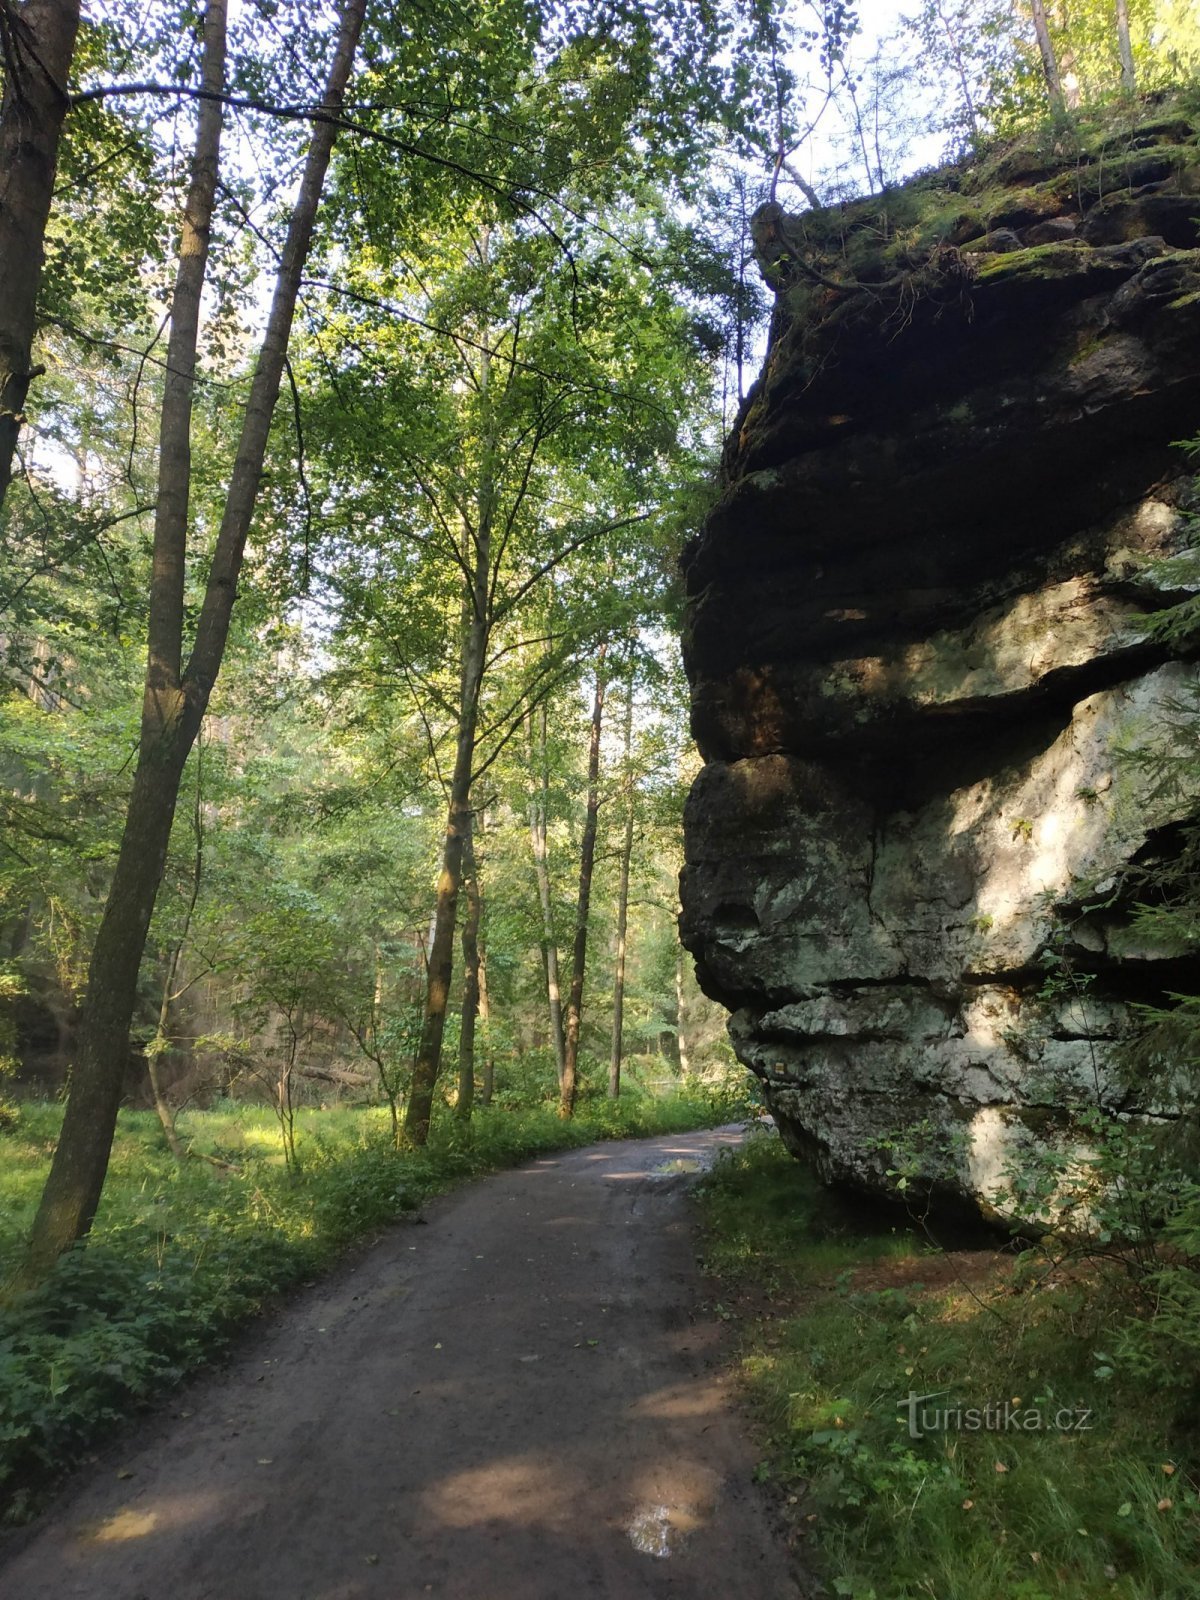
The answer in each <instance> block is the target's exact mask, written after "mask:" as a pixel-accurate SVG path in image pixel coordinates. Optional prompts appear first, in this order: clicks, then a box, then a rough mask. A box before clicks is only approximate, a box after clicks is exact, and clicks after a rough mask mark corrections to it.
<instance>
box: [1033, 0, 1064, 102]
mask: <svg viewBox="0 0 1200 1600" xmlns="http://www.w3.org/2000/svg"><path fill="white" fill-rule="evenodd" d="M1032 6H1033V31H1034V33H1035V35H1036V36H1037V45H1038V50H1039V51H1040V52H1041V57H1042V75H1043V77H1044V78H1045V80H1046V92H1047V93H1048V94H1049V96H1050V109H1051V111H1053V112H1054V114H1055V116H1056V117H1063V116H1066V113H1067V102H1066V99H1065V98H1064V96H1063V86H1062V79H1061V78H1060V77H1059V73H1058V59H1057V57H1056V56H1055V54H1054V41H1053V40H1052V39H1051V37H1050V19H1049V18H1048V16H1047V15H1046V0H1032Z"/></svg>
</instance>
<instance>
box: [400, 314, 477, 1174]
mask: <svg viewBox="0 0 1200 1600" xmlns="http://www.w3.org/2000/svg"><path fill="white" fill-rule="evenodd" d="M480 345H481V346H482V354H481V357H480V368H479V399H480V406H481V421H480V433H481V438H482V442H483V452H482V454H483V460H482V466H481V469H480V476H479V486H478V492H477V494H476V519H475V528H474V530H473V531H472V530H469V529H467V530H465V532H466V533H467V534H468V535H469V541H470V544H472V545H473V547H474V561H473V564H472V566H471V568H470V579H469V581H465V582H464V585H463V604H462V620H461V624H460V638H461V646H460V675H459V697H458V731H457V738H456V741H455V749H454V771H453V773H452V775H451V778H450V795H449V807H448V816H447V820H446V833H445V837H444V839H443V843H442V870H441V873H440V875H439V877H438V886H437V903H436V907H435V910H434V920H433V938H432V939H431V940H430V944H429V957H428V960H427V962H426V968H425V1015H424V1018H423V1020H422V1023H421V1038H420V1042H419V1043H418V1045H417V1053H416V1057H415V1059H414V1061H413V1072H412V1087H411V1090H410V1092H409V1096H408V1107H407V1109H406V1111H405V1114H404V1133H405V1137H406V1138H407V1139H408V1141H409V1143H410V1144H414V1145H423V1144H425V1143H426V1142H427V1140H428V1138H429V1127H430V1123H431V1122H432V1120H433V1094H434V1090H435V1089H436V1087H437V1080H438V1075H439V1073H440V1072H441V1067H442V1036H443V1034H444V1033H445V1031H446V1008H447V1006H448V1004H449V1001H450V984H451V980H452V978H453V976H454V925H455V921H456V918H457V916H458V895H459V889H460V887H461V884H462V873H463V853H464V850H465V847H466V840H467V836H468V834H469V831H470V827H471V783H472V780H473V778H474V775H475V770H474V769H475V730H476V726H477V723H478V717H479V696H480V692H481V690H482V687H483V674H484V669H485V665H486V657H487V643H488V635H489V632H490V622H491V594H490V580H491V573H492V520H493V517H494V516H495V500H496V489H495V463H494V460H493V452H494V440H493V428H492V420H491V357H490V355H489V354H488V350H487V340H486V338H481V339H480ZM467 543H468V540H467V539H466V538H464V545H465V544H467Z"/></svg>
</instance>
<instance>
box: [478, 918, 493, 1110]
mask: <svg viewBox="0 0 1200 1600" xmlns="http://www.w3.org/2000/svg"><path fill="white" fill-rule="evenodd" d="M479 1020H480V1022H481V1023H482V1024H483V1074H482V1077H481V1078H480V1080H479V1104H480V1105H481V1106H490V1105H491V1103H492V1096H493V1095H494V1094H495V1092H496V1055H495V1051H494V1050H493V1048H492V1006H491V1001H490V999H489V998H488V985H487V950H486V949H485V947H484V944H483V940H482V938H481V939H480V943H479Z"/></svg>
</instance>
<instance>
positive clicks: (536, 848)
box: [529, 700, 566, 1085]
mask: <svg viewBox="0 0 1200 1600" xmlns="http://www.w3.org/2000/svg"><path fill="white" fill-rule="evenodd" d="M535 726H536V728H537V730H538V731H537V734H536V736H535V733H534V728H535ZM546 744H547V739H546V702H545V701H544V700H543V702H542V704H541V705H540V706H539V707H538V708H537V709H536V710H534V711H531V712H530V713H529V776H530V781H531V786H530V792H529V837H530V843H531V845H532V847H533V870H534V875H535V877H536V879H537V891H538V905H539V907H540V908H541V913H542V964H543V966H544V968H545V975H546V1005H547V1009H548V1011H549V1015H550V1043H551V1046H552V1047H553V1050H554V1065H555V1068H556V1071H557V1073H558V1081H559V1084H560V1085H561V1083H562V1081H563V1072H564V1070H565V1068H566V1044H565V1041H564V1037H563V1009H562V987H561V983H560V979H559V972H558V934H557V932H556V930H555V927H554V902H553V900H552V898H551V894H550V850H549V834H548V831H547V815H548V812H549V800H550V769H549V761H548V757H547V749H546Z"/></svg>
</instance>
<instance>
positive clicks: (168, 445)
mask: <svg viewBox="0 0 1200 1600" xmlns="http://www.w3.org/2000/svg"><path fill="white" fill-rule="evenodd" d="M365 3H366V0H343V3H342V5H341V8H340V10H339V13H338V27H337V37H336V42H335V45H334V51H333V57H332V61H331V64H330V67H329V72H328V77H327V80H326V84H325V89H324V93H323V95H322V102H321V103H322V108H323V110H324V111H325V112H326V113H327V117H326V118H322V119H320V120H317V121H316V123H315V125H314V127H313V132H312V135H311V138H310V141H309V145H308V152H307V156H306V158H305V162H304V168H303V171H302V174H301V178H300V183H299V187H298V189H297V192H296V198H295V201H294V203H293V205H292V209H291V216H290V220H289V225H288V232H287V238H286V240H285V243H284V247H283V251H282V255H281V257H280V263H279V270H278V273H277V276H276V280H275V290H274V295H273V298H272V302H271V308H270V312H269V314H268V318H267V325H266V329H265V332H264V335H263V340H262V346H261V348H260V351H259V355H258V360H257V363H256V366H255V371H254V376H253V379H252V381H251V385H250V393H249V397H248V400H247V403H246V408H245V413H244V416H243V422H242V431H241V437H240V440H239V444H238V450H237V455H236V458H235V461H234V466H233V471H232V475H231V478H230V482H229V488H228V492H227V494H226V497H225V506H224V512H223V515H222V518H221V523H220V527H219V530H218V533H217V538H216V544H215V547H214V549H213V553H212V558H211V561H210V563H209V568H208V574H207V583H206V587H205V593H204V600H203V603H202V605H201V609H200V614H199V618H198V620H197V624H196V632H195V638H194V641H193V645H192V650H191V654H190V657H189V659H188V662H187V666H186V668H185V667H183V635H184V622H185V609H184V578H185V574H186V565H187V536H188V526H187V523H188V511H187V507H188V496H189V485H188V483H187V482H184V483H182V484H181V483H179V482H176V481H174V480H173V479H171V480H164V478H163V476H162V473H163V472H166V471H169V470H171V464H174V470H179V471H182V470H185V469H186V464H187V459H188V449H189V447H188V443H187V440H186V438H185V437H183V435H185V434H187V433H188V432H189V430H190V417H191V401H190V390H191V387H192V383H193V381H194V368H193V369H189V368H188V367H187V365H186V363H185V366H184V369H183V370H182V371H181V373H180V374H179V375H178V381H177V382H176V383H174V384H173V385H172V389H171V395H172V404H171V407H170V409H169V410H168V405H167V403H166V402H167V396H166V395H164V406H163V432H162V433H161V434H160V485H159V490H160V492H159V509H158V514H157V515H156V518H155V541H154V555H153V570H152V578H151V589H150V621H149V628H148V649H147V664H146V678H145V689H144V694H143V701H142V726H141V737H140V741H139V747H138V760H137V766H136V769H135V772H134V778H133V788H132V792H131V795H130V800H129V808H128V811H127V814H126V820H125V828H124V832H123V835H122V839H121V845H120V849H119V852H118V856H117V863H116V868H115V872H114V875H113V880H112V885H111V887H110V890H109V894H108V900H107V903H106V905H105V911H104V917H103V920H102V921H101V924H100V931H99V934H98V936H97V939H96V943H95V946H94V948H93V951H92V959H91V963H90V966H89V971H88V986H87V995H86V999H85V1002H84V1009H83V1015H82V1018H81V1022H80V1029H79V1037H78V1045H77V1049H76V1054H75V1061H74V1067H73V1071H72V1076H71V1088H70V1094H69V1096H68V1099H67V1109H66V1114H65V1116H64V1119H63V1126H62V1133H61V1135H60V1137H59V1142H58V1147H57V1149H56V1150H55V1154H54V1161H53V1164H52V1166H51V1169H50V1174H49V1177H48V1179H47V1182H46V1187H45V1190H44V1192H43V1195H42V1199H41V1203H40V1205H39V1208H38V1213H37V1216H36V1219H35V1221H34V1226H33V1232H32V1235H31V1241H30V1253H29V1264H28V1273H27V1276H28V1277H29V1278H31V1279H34V1278H36V1277H37V1276H39V1275H41V1274H43V1273H44V1272H45V1271H46V1270H47V1269H48V1268H49V1266H50V1265H51V1264H52V1263H53V1262H54V1260H55V1259H56V1258H57V1257H58V1255H59V1254H60V1253H61V1252H62V1251H63V1250H64V1249H66V1248H67V1247H68V1246H69V1245H70V1244H71V1243H73V1242H74V1241H75V1240H76V1239H78V1238H80V1237H82V1236H83V1235H84V1234H85V1233H86V1232H87V1231H88V1229H89V1228H90V1226H91V1223H92V1219H93V1217H94V1215H95V1212H96V1207H97V1205H98V1204H99V1200H100V1194H101V1191H102V1189H103V1186H104V1177H105V1173H106V1171H107V1168H108V1159H109V1152H110V1150H111V1147H112V1137H113V1132H114V1129H115V1127H116V1118H117V1109H118V1106H119V1104H120V1099H121V1091H122V1084H123V1080H124V1073H125V1066H126V1062H127V1060H128V1053H129V1028H130V1022H131V1019H132V1016H133V1010H134V1005H135V1002H136V998H137V983H138V971H139V967H140V965H141V959H142V953H143V950H144V948H145V943H146V937H147V933H148V931H149V927H150V918H151V915H152V913H153V910H154V903H155V900H156V898H157V894H158V889H159V884H160V882H161V880H162V875H163V869H164V866H165V863H166V857H167V847H168V843H169V840H170V833H171V824H172V820H173V818H174V814H175V805H176V801H177V798H178V794H179V786H180V781H181V778H182V775H183V768H184V764H185V762H186V760H187V757H188V753H189V751H190V750H191V748H192V745H193V743H194V741H195V739H196V736H197V733H198V731H199V728H200V723H201V721H202V719H203V717H204V713H205V711H206V709H207V706H208V701H209V697H210V696H211V694H212V690H213V685H214V684H215V682H216V680H217V675H218V673H219V672H220V668H221V663H222V659H223V657H224V653H225V646H226V642H227V639H228V635H229V627H230V621H231V616H232V611H233V605H234V600H235V598H236V594H237V585H238V578H239V575H240V572H241V567H242V561H243V557H244V554H245V548H246V539H247V537H248V535H249V531H250V524H251V520H252V517H253V514H254V507H255V502H256V499H257V495H258V488H259V483H260V479H261V476H262V470H263V461H264V458H265V454H266V448H267V440H268V434H269V431H270V425H271V417H272V414H273V412H274V409H275V402H276V399H277V398H278V394H279V388H280V383H281V381H282V377H283V371H284V364H285V361H286V357H287V346H288V339H289V336H290V333H291V327H292V320H293V317H294V314H295V307H296V300H297V296H298V293H299V289H300V281H301V277H302V274H303V271H304V265H305V262H306V260H307V258H308V253H309V248H310V245H311V241H312V235H313V228H314V224H315V220H316V214H317V207H318V203H319V200H320V196H321V191H322V188H323V186H324V181H325V174H326V171H327V168H328V165H329V158H330V154H331V152H332V149H333V142H334V136H335V119H336V116H337V114H338V112H339V111H340V108H341V106H342V103H343V99H344V96H345V90H346V85H347V83H348V81H349V78H350V73H351V69H352V66H353V61H354V54H355V50H356V47H357V43H358V37H359V33H360V31H361V28H362V24H363V15H364V10H365ZM224 35H225V7H224V0H210V4H209V7H208V9H207V11H206V19H205V44H204V69H203V70H204V80H205V83H206V84H215V83H216V81H217V77H218V74H220V76H221V79H222V81H223V63H224V49H225V37H224ZM214 92H215V91H214ZM214 108H215V113H216V115H215V119H214V116H213V111H214ZM219 136H220V101H219V100H213V99H208V98H206V99H205V100H204V101H203V102H202V109H201V113H200V120H199V126H198V133H197V144H196V153H195V158H194V160H193V167H192V179H191V185H190V188H189V195H188V202H187V209H186V211H185V217H184V223H183V230H182V236H181V243H180V254H179V267H178V272H177V276H176V293H177V295H179V296H180V303H179V308H178V309H179V315H180V321H181V324H182V325H183V327H184V328H185V329H186V328H187V326H188V319H189V317H190V316H191V307H192V299H193V296H194V294H196V293H198V291H199V288H200V286H201V285H202V283H203V277H204V262H203V252H204V249H205V234H206V224H207V221H208V218H209V213H207V212H206V210H205V195H206V192H209V191H208V189H207V186H208V185H209V184H210V183H215V181H216V172H215V166H214V163H215V161H216V157H217V153H218V147H219ZM209 203H210V204H211V202H209ZM198 255H199V256H200V257H201V259H200V260H199V262H198V261H197V256H198ZM174 309H175V308H174V306H173V311H174ZM176 334H177V330H176V329H175V328H174V327H173V329H172V338H173V340H174V339H175V337H176ZM179 338H180V343H181V346H182V344H183V342H184V336H183V335H179ZM184 354H185V355H186V351H185V352H184ZM193 359H194V343H193ZM168 415H169V417H170V429H169V431H168Z"/></svg>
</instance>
